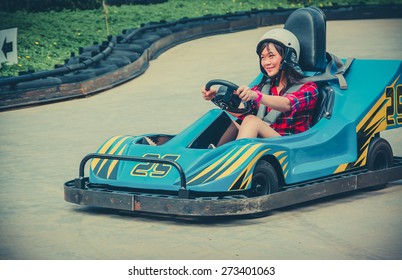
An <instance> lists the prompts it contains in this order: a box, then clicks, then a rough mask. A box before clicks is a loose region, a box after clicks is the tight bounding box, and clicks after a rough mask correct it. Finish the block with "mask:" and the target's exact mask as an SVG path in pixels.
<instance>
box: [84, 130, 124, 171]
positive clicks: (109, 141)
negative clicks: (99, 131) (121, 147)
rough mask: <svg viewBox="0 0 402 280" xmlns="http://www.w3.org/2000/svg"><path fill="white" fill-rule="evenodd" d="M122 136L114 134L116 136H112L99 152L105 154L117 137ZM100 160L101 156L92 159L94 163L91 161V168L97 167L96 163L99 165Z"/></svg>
mask: <svg viewBox="0 0 402 280" xmlns="http://www.w3.org/2000/svg"><path fill="white" fill-rule="evenodd" d="M120 137H121V136H120V135H118V136H114V137H112V138H110V139H109V140H108V141H107V142H106V143H105V144H104V145H103V146H102V148H101V149H100V150H99V151H98V153H99V154H104V153H105V152H106V151H107V150H108V149H109V148H110V146H112V144H113V143H114V142H115V141H116V139H117V138H120ZM99 161H100V158H94V159H93V160H92V163H91V168H92V170H94V169H95V167H96V165H98V163H99Z"/></svg>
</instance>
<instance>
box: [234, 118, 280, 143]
mask: <svg viewBox="0 0 402 280" xmlns="http://www.w3.org/2000/svg"><path fill="white" fill-rule="evenodd" d="M276 136H280V134H279V133H278V132H276V131H275V130H274V129H273V128H272V127H271V126H270V125H269V124H268V123H267V122H264V121H263V120H261V119H260V118H258V117H256V116H254V115H248V116H246V117H245V118H244V120H243V122H242V124H241V126H240V128H239V133H238V134H237V138H236V139H242V138H256V137H261V138H268V137H276Z"/></svg>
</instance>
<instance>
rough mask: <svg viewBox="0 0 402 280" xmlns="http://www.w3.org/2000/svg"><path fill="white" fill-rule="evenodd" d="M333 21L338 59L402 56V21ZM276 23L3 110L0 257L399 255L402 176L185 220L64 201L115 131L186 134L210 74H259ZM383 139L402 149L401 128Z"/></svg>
mask: <svg viewBox="0 0 402 280" xmlns="http://www.w3.org/2000/svg"><path fill="white" fill-rule="evenodd" d="M327 26H328V34H327V50H328V51H329V52H332V53H334V54H336V55H338V56H339V57H343V58H345V57H348V56H350V57H359V58H381V59H401V58H402V48H401V44H400V43H401V42H402V33H401V32H400V30H402V19H396V20H395V19H390V20H370V21H369V20H358V21H337V22H328V24H327ZM270 28H271V27H264V28H260V29H256V30H251V31H244V32H238V33H233V34H225V35H219V36H213V37H207V38H203V39H199V40H195V41H191V42H188V43H185V44H182V45H179V46H176V47H175V48H173V49H171V50H169V51H167V52H165V53H164V54H162V55H161V56H160V57H159V58H158V59H156V60H154V61H152V62H151V66H150V68H149V69H148V70H147V72H146V73H145V74H144V75H142V76H140V77H138V78H137V79H135V80H133V81H131V82H129V83H127V84H125V85H122V86H119V87H116V88H114V89H112V90H109V91H108V92H104V93H101V94H99V95H96V96H93V97H89V98H86V99H80V100H72V101H68V102H63V103H56V104H51V105H46V106H41V107H34V108H27V109H22V110H15V111H8V112H3V113H0V128H1V133H0V159H1V160H0V186H1V187H0V259H13V260H15V259H28V260H30V259H45V260H47V259H106V260H109V259H127V260H128V259H346V260H348V259H402V238H401V237H402V217H401V213H402V203H401V201H402V182H400V181H399V182H398V183H392V184H391V185H389V186H388V187H387V188H385V189H383V190H379V191H374V192H357V193H353V194H348V195H340V196H337V197H333V198H329V199H322V200H320V201H316V202H310V203H305V204H302V205H297V206H292V207H287V208H284V209H279V210H276V211H272V212H271V214H270V215H269V216H266V217H263V218H260V219H246V218H229V219H225V218H216V219H211V220H206V221H202V220H201V221H200V220H198V221H197V220H196V221H194V220H193V221H192V220H181V219H174V218H166V217H155V216H142V215H138V214H132V213H122V212H116V211H110V210H105V209H98V208H89V207H82V206H78V205H74V204H70V203H67V202H65V201H64V199H63V183H64V182H65V181H67V180H70V179H73V178H75V177H76V176H77V175H78V164H79V162H80V160H81V158H82V157H83V156H84V155H86V154H87V153H90V152H94V151H95V150H96V149H97V148H98V147H99V145H101V144H102V143H103V141H105V140H106V139H107V138H109V137H110V136H112V135H118V134H134V135H135V134H143V133H153V132H161V133H178V132H179V131H181V130H182V129H183V128H185V127H186V126H188V125H190V124H191V123H192V122H193V121H195V120H196V119H197V118H198V117H200V116H201V115H203V114H204V113H205V112H206V111H207V110H209V109H211V108H213V105H212V103H209V102H205V101H204V100H203V99H202V98H201V94H200V89H201V87H202V85H203V84H204V83H206V82H207V81H208V80H210V79H213V78H222V79H227V80H230V81H233V82H235V83H237V84H247V83H248V82H249V81H251V80H252V79H253V78H254V77H255V76H256V75H257V72H258V69H259V68H258V58H257V56H256V54H255V52H254V48H255V45H256V42H257V41H258V39H259V37H260V36H261V35H262V34H263V33H264V32H265V31H267V30H268V29H270ZM372 70H373V71H372V73H373V75H372V76H371V77H367V82H375V76H376V69H372ZM351 110H353V108H351ZM384 135H385V134H384ZM386 137H387V138H388V139H389V140H390V142H391V144H392V146H393V149H394V154H396V155H402V147H401V144H400V143H401V140H402V137H401V133H400V132H399V134H398V133H396V132H389V133H387V134H386ZM340 144H342V143H340Z"/></svg>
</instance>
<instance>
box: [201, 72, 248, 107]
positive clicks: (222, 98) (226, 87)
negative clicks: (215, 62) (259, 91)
mask: <svg viewBox="0 0 402 280" xmlns="http://www.w3.org/2000/svg"><path fill="white" fill-rule="evenodd" d="M214 85H220V86H221V87H219V89H218V92H217V93H216V95H215V97H214V98H213V99H212V100H211V101H212V103H214V104H215V105H216V106H218V107H219V108H221V109H222V110H226V111H229V112H232V113H235V114H247V113H248V112H250V111H251V109H252V106H251V101H247V102H246V101H243V100H242V99H241V98H240V97H239V96H238V95H237V94H234V93H233V92H234V91H235V90H237V89H238V88H239V86H238V85H236V84H234V83H232V82H229V81H226V80H221V79H215V80H211V81H209V82H208V83H207V84H206V85H205V89H206V90H210V89H211V87H212V86H214ZM240 104H242V105H243V106H241V107H240V108H239V106H240Z"/></svg>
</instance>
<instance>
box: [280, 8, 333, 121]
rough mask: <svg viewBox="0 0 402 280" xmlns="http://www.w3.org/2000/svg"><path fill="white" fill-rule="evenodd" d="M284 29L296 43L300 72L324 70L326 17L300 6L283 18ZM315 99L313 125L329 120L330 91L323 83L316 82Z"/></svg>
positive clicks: (320, 71)
mask: <svg viewBox="0 0 402 280" xmlns="http://www.w3.org/2000/svg"><path fill="white" fill-rule="evenodd" d="M284 28H285V29H287V30H289V31H290V32H292V33H293V34H294V35H295V36H296V37H297V39H298V40H299V43H300V57H299V65H300V67H301V69H302V70H303V71H305V72H306V71H310V72H318V74H319V73H323V72H325V68H326V67H327V59H326V58H327V55H326V54H327V53H326V33H327V30H326V17H325V14H324V12H323V11H322V10H320V9H319V8H317V7H306V8H300V9H298V10H296V11H294V12H293V13H292V14H291V15H290V16H289V17H288V19H287V20H286V23H285V27H284ZM317 85H318V90H319V94H318V100H317V105H316V108H315V109H314V113H313V125H314V124H316V123H317V122H318V121H319V120H320V119H321V118H327V119H329V118H330V117H331V115H332V108H333V105H334V91H333V89H332V87H331V86H330V85H329V84H328V83H327V82H320V83H317Z"/></svg>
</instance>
